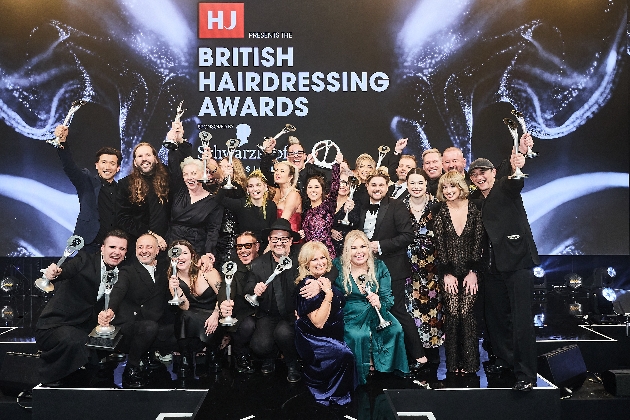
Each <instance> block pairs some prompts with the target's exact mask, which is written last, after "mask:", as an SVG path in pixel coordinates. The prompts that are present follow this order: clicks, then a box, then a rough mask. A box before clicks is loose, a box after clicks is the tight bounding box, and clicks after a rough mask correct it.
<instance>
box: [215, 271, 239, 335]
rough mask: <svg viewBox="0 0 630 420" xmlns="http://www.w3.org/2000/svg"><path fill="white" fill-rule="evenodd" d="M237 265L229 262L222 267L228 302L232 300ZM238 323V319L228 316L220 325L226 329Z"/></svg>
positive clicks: (222, 319)
mask: <svg viewBox="0 0 630 420" xmlns="http://www.w3.org/2000/svg"><path fill="white" fill-rule="evenodd" d="M236 268H237V267H236V263H235V262H233V261H228V262H226V263H225V264H223V267H221V271H222V272H223V275H224V276H225V298H226V300H231V299H230V294H231V293H230V292H231V291H232V290H231V286H232V279H234V273H236ZM237 322H238V319H236V318H232V316H231V315H228V316H226V317H225V318H221V319H220V320H219V323H220V324H221V325H223V326H224V327H231V326H232V325H234V324H236V323H237Z"/></svg>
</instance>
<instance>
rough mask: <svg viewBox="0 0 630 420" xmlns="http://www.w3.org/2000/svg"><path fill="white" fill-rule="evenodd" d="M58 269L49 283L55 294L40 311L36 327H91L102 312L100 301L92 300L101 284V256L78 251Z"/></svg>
mask: <svg viewBox="0 0 630 420" xmlns="http://www.w3.org/2000/svg"><path fill="white" fill-rule="evenodd" d="M61 269H62V271H61V274H60V275H59V277H57V278H56V279H55V280H54V282H53V283H54V285H55V294H54V296H53V297H52V298H51V299H50V301H49V302H48V304H47V305H46V307H45V308H44V310H42V313H41V315H40V316H39V319H38V321H37V328H38V329H43V330H45V329H49V328H55V327H59V326H62V325H71V326H85V327H86V328H89V329H92V328H94V327H95V326H96V324H97V319H96V315H97V314H98V312H100V311H101V310H103V309H104V306H103V305H104V300H103V299H102V298H101V299H100V300H99V301H98V302H97V300H96V297H97V295H98V288H99V285H100V284H101V253H100V252H99V253H97V254H89V253H87V252H86V251H83V250H82V251H79V253H78V254H77V255H76V256H75V257H74V258H72V259H70V260H68V261H66V262H65V263H63V264H62V265H61ZM83 324H86V325H83ZM92 324H93V325H92Z"/></svg>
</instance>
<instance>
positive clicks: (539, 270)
mask: <svg viewBox="0 0 630 420" xmlns="http://www.w3.org/2000/svg"><path fill="white" fill-rule="evenodd" d="M534 276H536V277H538V278H539V279H540V278H543V277H545V269H544V268H542V267H534Z"/></svg>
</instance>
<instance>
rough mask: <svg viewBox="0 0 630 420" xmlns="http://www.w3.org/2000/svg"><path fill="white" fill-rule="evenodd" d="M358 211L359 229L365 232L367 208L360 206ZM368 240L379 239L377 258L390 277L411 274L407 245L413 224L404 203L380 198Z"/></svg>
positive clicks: (395, 277) (398, 277)
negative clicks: (374, 224) (383, 264)
mask: <svg viewBox="0 0 630 420" xmlns="http://www.w3.org/2000/svg"><path fill="white" fill-rule="evenodd" d="M359 212H360V216H359V229H361V230H362V231H364V232H365V230H364V227H365V213H366V212H367V209H366V208H365V207H362V208H361V209H360V210H359ZM370 240H371V241H379V243H380V246H381V252H382V254H380V255H378V258H380V259H381V260H383V262H384V263H385V265H386V266H387V268H388V270H389V272H390V275H391V277H392V279H400V278H406V277H409V276H410V275H411V267H410V265H409V261H408V259H407V246H408V245H409V244H410V243H411V242H412V241H413V226H412V224H411V217H410V214H409V210H407V206H405V203H403V202H402V201H400V200H396V199H393V198H389V197H385V198H383V199H382V200H381V203H380V206H379V209H378V215H377V216H376V226H375V228H374V234H373V235H372V238H370Z"/></svg>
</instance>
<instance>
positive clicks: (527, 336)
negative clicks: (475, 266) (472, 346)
mask: <svg viewBox="0 0 630 420" xmlns="http://www.w3.org/2000/svg"><path fill="white" fill-rule="evenodd" d="M484 284H485V299H486V302H485V312H486V326H487V328H488V335H489V337H490V342H491V343H492V349H493V350H494V353H495V354H496V356H497V361H496V363H497V364H503V365H507V366H513V367H514V374H515V375H516V378H517V379H518V380H524V381H530V382H533V383H536V335H535V333H534V321H533V318H532V293H533V288H534V275H533V273H532V270H531V269H522V270H517V271H510V272H487V273H486V274H485V277H484Z"/></svg>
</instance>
